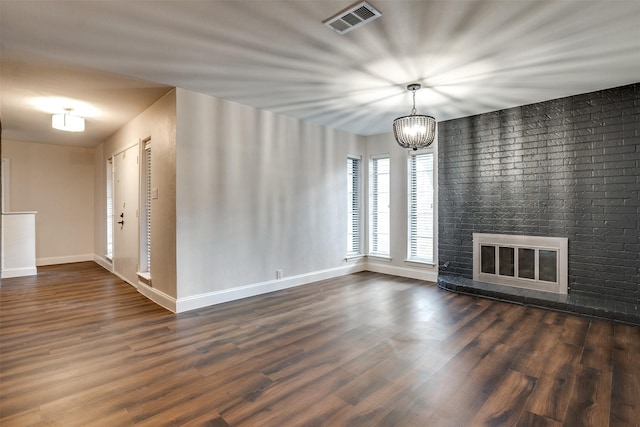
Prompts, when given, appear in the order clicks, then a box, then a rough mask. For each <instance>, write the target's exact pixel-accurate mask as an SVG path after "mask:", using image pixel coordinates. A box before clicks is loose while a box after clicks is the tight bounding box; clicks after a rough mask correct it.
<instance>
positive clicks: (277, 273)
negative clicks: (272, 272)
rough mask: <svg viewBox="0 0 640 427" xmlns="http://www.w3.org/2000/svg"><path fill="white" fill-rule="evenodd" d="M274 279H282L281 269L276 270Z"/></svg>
mask: <svg viewBox="0 0 640 427" xmlns="http://www.w3.org/2000/svg"><path fill="white" fill-rule="evenodd" d="M276 279H282V270H281V269H280V270H276Z"/></svg>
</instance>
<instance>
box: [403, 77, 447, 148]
mask: <svg viewBox="0 0 640 427" xmlns="http://www.w3.org/2000/svg"><path fill="white" fill-rule="evenodd" d="M421 87H422V86H420V85H419V84H418V83H412V84H410V85H408V86H407V90H410V91H411V92H412V93H413V108H412V109H411V115H409V116H402V117H398V118H397V119H395V120H394V121H393V134H394V136H395V137H396V141H398V144H399V145H400V146H401V147H403V148H411V149H413V150H417V149H418V148H426V147H428V146H430V145H431V144H432V143H433V139H434V138H435V136H436V119H434V118H433V117H431V116H423V115H420V114H416V91H418V90H419V89H420V88H421Z"/></svg>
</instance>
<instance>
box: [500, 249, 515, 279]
mask: <svg viewBox="0 0 640 427" xmlns="http://www.w3.org/2000/svg"><path fill="white" fill-rule="evenodd" d="M498 256H499V257H500V274H501V275H502V276H511V277H513V275H514V268H515V250H514V248H508V247H504V246H501V247H500V248H499V249H498Z"/></svg>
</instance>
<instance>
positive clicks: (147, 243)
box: [141, 141, 151, 272]
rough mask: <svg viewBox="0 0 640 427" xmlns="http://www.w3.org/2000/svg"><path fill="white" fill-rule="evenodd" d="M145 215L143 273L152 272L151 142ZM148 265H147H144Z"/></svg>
mask: <svg viewBox="0 0 640 427" xmlns="http://www.w3.org/2000/svg"><path fill="white" fill-rule="evenodd" d="M143 158H144V163H143V167H144V175H143V176H144V215H143V218H142V220H143V230H144V233H145V235H144V236H143V238H144V248H143V254H142V255H143V256H142V258H143V262H142V263H141V264H143V267H144V268H143V269H142V271H145V272H151V142H150V141H147V142H146V143H145V146H144V154H143ZM145 263H146V265H144V264H145Z"/></svg>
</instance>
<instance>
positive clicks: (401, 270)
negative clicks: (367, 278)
mask: <svg viewBox="0 0 640 427" xmlns="http://www.w3.org/2000/svg"><path fill="white" fill-rule="evenodd" d="M366 270H367V271H372V272H374V273H382V274H389V275H391V276H400V277H407V278H409V279H418V280H426V281H429V282H436V281H437V280H438V269H437V267H435V266H434V267H431V268H428V269H427V268H410V267H398V266H395V265H390V264H388V263H380V262H371V261H368V262H367V268H366Z"/></svg>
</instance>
